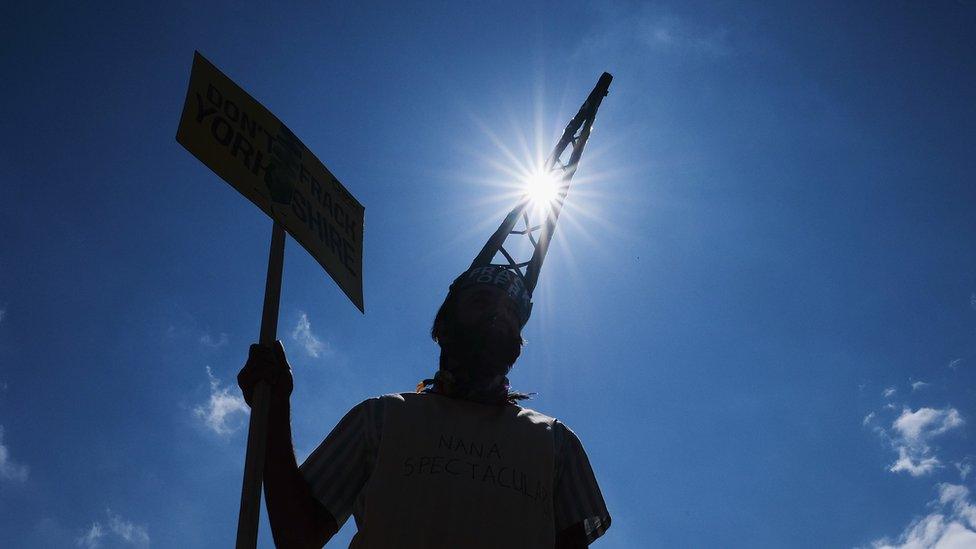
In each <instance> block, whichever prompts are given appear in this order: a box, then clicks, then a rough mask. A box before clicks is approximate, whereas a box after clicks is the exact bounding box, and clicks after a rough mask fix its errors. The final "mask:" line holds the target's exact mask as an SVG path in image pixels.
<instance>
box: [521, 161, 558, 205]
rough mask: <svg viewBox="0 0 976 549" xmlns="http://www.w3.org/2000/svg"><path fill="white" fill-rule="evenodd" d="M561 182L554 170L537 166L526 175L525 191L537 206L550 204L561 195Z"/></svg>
mask: <svg viewBox="0 0 976 549" xmlns="http://www.w3.org/2000/svg"><path fill="white" fill-rule="evenodd" d="M559 183H560V181H559V178H558V177H556V174H555V173H554V172H553V171H551V170H546V169H545V168H543V167H537V168H536V169H534V170H532V171H531V172H530V173H529V174H528V175H527V176H526V177H525V193H526V195H528V197H529V200H531V201H532V203H533V204H534V205H535V206H537V207H545V206H549V205H550V204H552V203H553V202H555V201H556V198H557V197H558V196H559Z"/></svg>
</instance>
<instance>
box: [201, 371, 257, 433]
mask: <svg viewBox="0 0 976 549" xmlns="http://www.w3.org/2000/svg"><path fill="white" fill-rule="evenodd" d="M207 377H208V378H209V379H210V399H209V400H208V401H207V403H206V404H204V405H200V406H197V407H196V408H194V410H193V412H194V413H195V414H196V416H197V417H198V418H200V419H201V420H203V423H204V424H205V425H206V426H207V427H208V428H209V429H211V430H212V431H213V432H215V433H217V434H218V435H229V434H231V433H233V432H234V431H236V430H238V429H240V427H241V425H242V424H243V422H242V421H241V418H240V414H243V415H247V413H248V407H247V404H246V403H245V402H244V398H243V397H241V396H238V395H234V394H231V392H230V389H228V388H227V387H221V386H220V381H219V380H218V379H217V378H215V377H214V375H213V372H211V371H210V366H207Z"/></svg>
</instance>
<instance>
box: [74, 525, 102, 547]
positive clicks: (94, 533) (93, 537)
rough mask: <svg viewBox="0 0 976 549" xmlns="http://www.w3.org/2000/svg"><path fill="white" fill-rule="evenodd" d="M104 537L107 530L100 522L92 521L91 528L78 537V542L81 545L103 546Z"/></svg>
mask: <svg viewBox="0 0 976 549" xmlns="http://www.w3.org/2000/svg"><path fill="white" fill-rule="evenodd" d="M103 537H105V530H103V529H102V525H101V524H100V523H98V522H95V523H92V525H91V528H89V529H88V531H87V532H85V533H84V534H82V535H81V537H79V538H78V539H77V543H78V546H79V547H85V548H87V549H95V548H96V547H101V545H102V538H103Z"/></svg>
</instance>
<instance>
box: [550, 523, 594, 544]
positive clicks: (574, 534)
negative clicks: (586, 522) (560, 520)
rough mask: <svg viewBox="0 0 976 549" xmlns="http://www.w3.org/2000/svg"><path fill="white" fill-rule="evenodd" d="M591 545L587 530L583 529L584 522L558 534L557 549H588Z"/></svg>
mask: <svg viewBox="0 0 976 549" xmlns="http://www.w3.org/2000/svg"><path fill="white" fill-rule="evenodd" d="M589 545H590V544H589V543H587V541H586V530H584V529H583V523H582V522H578V523H576V524H574V525H572V526H570V527H569V528H566V529H565V530H563V531H562V532H559V533H558V534H556V545H555V549H586V548H587V547H589Z"/></svg>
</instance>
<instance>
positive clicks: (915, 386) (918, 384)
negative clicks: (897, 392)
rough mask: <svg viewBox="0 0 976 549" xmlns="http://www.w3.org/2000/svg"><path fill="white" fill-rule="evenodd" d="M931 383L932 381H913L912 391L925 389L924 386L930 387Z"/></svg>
mask: <svg viewBox="0 0 976 549" xmlns="http://www.w3.org/2000/svg"><path fill="white" fill-rule="evenodd" d="M929 385H931V383H925V382H924V381H916V382H914V383H912V392H914V391H918V390H920V389H924V388H926V387H928V386H929Z"/></svg>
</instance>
